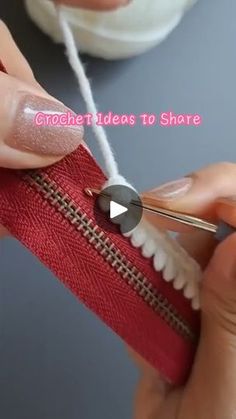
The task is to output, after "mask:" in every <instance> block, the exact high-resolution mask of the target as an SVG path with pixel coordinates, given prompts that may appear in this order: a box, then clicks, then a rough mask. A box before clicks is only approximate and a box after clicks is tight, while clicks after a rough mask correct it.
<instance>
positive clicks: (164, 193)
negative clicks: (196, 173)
mask: <svg viewBox="0 0 236 419" xmlns="http://www.w3.org/2000/svg"><path fill="white" fill-rule="evenodd" d="M192 184H193V180H192V178H190V177H184V178H182V179H178V180H174V181H173V182H168V183H165V184H164V185H161V186H159V187H158V188H156V189H153V190H151V191H149V192H148V194H150V195H153V196H155V197H156V198H157V199H159V200H172V199H178V198H181V197H183V196H184V195H185V194H186V193H187V192H188V191H189V189H190V188H191V186H192Z"/></svg>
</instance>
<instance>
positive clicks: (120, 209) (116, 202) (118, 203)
mask: <svg viewBox="0 0 236 419" xmlns="http://www.w3.org/2000/svg"><path fill="white" fill-rule="evenodd" d="M104 214H105V218H104ZM94 216H95V218H96V221H97V224H98V225H99V226H100V227H101V228H102V229H103V230H107V231H112V232H115V231H117V227H115V226H114V224H117V225H119V227H120V230H121V232H122V233H128V232H130V231H131V230H133V229H134V228H135V227H136V226H137V225H138V224H139V222H140V220H141V218H142V202H141V199H140V197H139V195H138V194H137V192H136V191H135V190H134V189H132V188H129V187H127V186H124V185H114V186H109V187H107V188H105V189H103V190H102V191H101V192H100V194H99V195H98V196H97V198H96V200H95V206H94Z"/></svg>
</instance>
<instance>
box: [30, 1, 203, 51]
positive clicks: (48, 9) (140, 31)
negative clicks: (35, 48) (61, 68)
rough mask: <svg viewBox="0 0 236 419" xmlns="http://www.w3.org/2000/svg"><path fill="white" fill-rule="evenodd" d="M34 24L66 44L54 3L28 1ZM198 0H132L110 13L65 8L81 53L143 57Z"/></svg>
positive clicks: (55, 39)
mask: <svg viewBox="0 0 236 419" xmlns="http://www.w3.org/2000/svg"><path fill="white" fill-rule="evenodd" d="M24 1H25V5H26V9H27V11H28V13H29V15H30V17H31V18H32V19H33V21H34V22H35V23H36V24H37V25H38V26H39V27H40V28H41V30H42V31H43V32H45V33H46V34H47V35H49V36H50V37H51V38H52V39H53V40H54V41H55V42H63V39H62V36H61V31H60V28H59V26H58V20H57V16H56V13H55V8H54V7H53V1H50V0H24ZM195 1H196V0H132V1H131V2H130V3H129V4H128V5H127V6H125V7H121V8H119V9H117V10H114V11H109V12H96V11H92V10H84V9H81V8H72V7H65V9H64V11H65V15H66V18H67V21H68V23H69V24H70V27H71V28H72V31H73V34H74V38H75V42H76V45H77V46H78V48H79V50H80V51H81V52H86V53H88V54H90V55H94V56H97V57H102V58H106V59H120V58H127V57H131V56H134V55H137V54H141V53H143V52H145V51H147V50H148V49H150V48H153V47H154V46H156V45H158V44H159V43H160V42H162V41H163V40H164V39H165V38H166V37H167V36H168V35H169V34H170V33H171V31H172V30H173V29H174V28H175V27H176V26H177V25H178V23H179V22H180V20H181V19H182V17H183V15H184V13H185V12H186V10H187V9H188V8H189V7H190V6H191V5H193V4H194V3H195Z"/></svg>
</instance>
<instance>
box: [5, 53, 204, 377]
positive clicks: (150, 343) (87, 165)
mask: <svg viewBox="0 0 236 419" xmlns="http://www.w3.org/2000/svg"><path fill="white" fill-rule="evenodd" d="M0 71H3V72H5V73H6V69H5V67H4V65H3V64H2V62H1V61H0ZM40 173H43V174H44V175H45V176H48V177H49V178H50V179H53V180H54V181H55V182H56V183H57V184H58V185H59V186H60V188H61V189H62V190H63V191H64V192H65V193H66V194H67V195H68V196H69V197H70V198H71V199H72V200H73V201H74V202H75V203H76V204H77V205H79V206H80V207H82V208H83V210H84V211H85V212H86V213H87V215H88V216H89V217H91V218H94V214H93V212H94V211H93V200H92V199H91V198H89V197H86V195H85V194H84V188H85V187H97V186H102V185H103V183H104V181H105V177H104V175H103V173H102V171H101V170H100V168H99V167H98V166H97V164H96V162H95V161H94V159H93V158H92V156H91V155H90V154H89V153H88V152H87V151H86V150H85V148H84V147H82V146H80V147H79V149H78V150H77V151H76V152H74V153H73V154H71V155H70V156H68V157H66V158H65V159H63V160H62V161H61V162H59V163H58V164H56V165H54V166H51V167H48V168H46V169H44V170H43V171H42V170H41V171H40ZM101 217H102V215H101ZM0 222H1V224H3V225H4V226H5V227H6V228H7V229H8V230H9V231H10V232H11V234H12V235H13V236H15V237H16V238H17V239H18V240H20V241H21V243H22V244H23V245H24V246H26V247H27V248H28V249H29V250H30V251H31V252H32V253H33V254H35V255H36V256H37V257H38V258H39V259H40V260H41V261H42V262H43V263H44V264H45V266H46V267H48V268H49V269H50V270H51V271H52V272H53V273H54V274H55V275H56V276H57V277H58V279H60V280H61V281H62V283H63V284H64V285H65V286H66V287H68V288H69V289H70V290H71V291H72V293H73V294H74V295H75V296H76V297H78V298H79V299H80V300H81V301H82V302H83V303H84V304H85V305H86V306H87V307H89V308H90V309H91V310H92V311H93V312H94V313H96V314H97V315H98V316H99V317H100V318H101V319H102V320H103V321H104V322H105V323H106V324H107V325H108V326H109V327H111V328H112V329H113V330H114V331H115V332H116V333H118V334H119V335H120V336H121V338H123V339H124V341H125V342H126V343H127V344H129V345H130V346H131V347H132V348H133V349H134V350H135V351H137V352H138V353H140V355H142V356H143V357H144V358H145V359H146V360H147V361H149V362H150V363H151V364H152V365H153V366H154V367H155V368H156V369H158V370H159V372H160V373H161V374H163V376H164V377H166V378H167V379H168V380H169V381H171V382H172V383H174V384H181V383H183V382H184V381H185V380H186V378H187V376H188V373H189V370H190V367H191V365H192V361H193V357H194V352H195V348H196V346H195V345H194V344H193V343H192V342H190V341H187V340H185V339H184V338H182V337H181V336H180V335H179V334H177V333H176V332H174V331H173V329H171V328H170V327H169V326H168V325H167V324H166V323H165V321H164V320H163V319H162V318H161V317H160V316H159V315H158V314H157V313H155V312H154V311H153V309H152V308H151V307H150V306H148V305H147V303H145V302H144V300H143V299H142V298H141V297H140V296H138V295H137V293H136V292H135V290H133V289H132V288H131V287H130V286H129V285H128V284H127V283H126V282H125V280H124V279H122V277H121V276H120V275H119V274H118V273H117V272H115V271H114V270H113V269H112V267H111V266H110V265H109V264H108V263H107V262H105V260H104V259H103V257H102V256H101V255H99V253H98V252H97V251H96V250H95V249H94V248H93V247H92V246H91V245H89V243H88V241H87V240H86V239H85V238H84V237H83V236H82V235H81V234H80V233H79V232H78V231H76V229H75V228H74V227H73V226H72V225H71V224H70V223H69V221H67V220H66V219H65V218H64V216H63V215H62V214H61V213H60V212H58V211H56V210H55V208H54V207H52V206H51V205H50V203H49V202H46V201H45V199H44V198H43V197H42V195H40V193H39V192H38V191H37V189H36V188H34V187H32V186H30V185H29V183H28V182H27V181H26V180H25V176H24V174H23V173H21V174H19V173H18V172H16V171H13V170H8V169H0ZM105 222H106V221H104V219H103V225H104V223H105ZM107 223H108V221H107ZM109 238H110V239H111V240H112V241H113V242H114V243H115V246H116V248H117V249H120V251H121V252H122V253H123V254H124V255H126V257H127V258H128V259H129V260H130V261H131V262H132V264H133V265H134V266H136V267H137V268H138V269H139V270H140V272H142V273H143V274H145V276H146V277H147V278H148V280H149V281H150V282H151V283H152V284H153V285H154V286H155V287H156V289H157V291H159V292H161V293H162V295H163V296H164V297H166V298H167V299H168V300H169V302H170V303H172V304H173V306H174V307H175V308H176V310H177V311H178V312H179V313H180V314H181V315H182V317H183V318H184V319H185V320H186V321H187V322H188V323H189V325H190V326H191V328H192V329H193V330H194V331H195V333H196V335H197V334H198V329H199V316H198V314H197V313H196V312H193V311H192V309H191V306H190V304H189V302H188V301H187V300H186V299H185V298H184V297H183V295H182V293H181V292H177V291H175V290H174V288H173V287H172V285H170V284H167V283H166V282H165V281H164V280H163V279H162V276H161V275H160V274H158V273H157V272H155V271H154V269H153V266H152V261H151V259H144V258H143V257H142V255H141V253H140V250H139V249H135V248H134V247H133V246H132V245H131V244H130V243H129V241H128V240H127V239H125V238H124V237H123V236H121V235H120V234H119V232H118V230H115V228H114V232H110V233H109ZM19 287H20V283H19Z"/></svg>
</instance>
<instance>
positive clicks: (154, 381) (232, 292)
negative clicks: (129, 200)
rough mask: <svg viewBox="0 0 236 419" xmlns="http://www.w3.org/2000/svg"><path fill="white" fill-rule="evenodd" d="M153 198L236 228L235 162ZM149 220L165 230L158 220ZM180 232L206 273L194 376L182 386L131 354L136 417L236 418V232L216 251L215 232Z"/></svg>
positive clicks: (205, 171)
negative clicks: (136, 379) (136, 369)
mask: <svg viewBox="0 0 236 419" xmlns="http://www.w3.org/2000/svg"><path fill="white" fill-rule="evenodd" d="M176 188H177V189H176ZM149 194H150V193H149ZM145 195H146V194H145ZM151 195H152V197H155V198H156V199H158V200H160V204H161V205H162V206H164V207H166V208H170V209H174V210H177V211H182V212H186V213H189V214H194V215H197V216H200V217H203V218H209V219H211V220H212V221H215V220H216V219H217V218H218V217H219V218H220V219H222V220H223V221H225V222H227V223H229V224H231V225H232V226H234V227H236V200H235V196H236V164H231V163H220V164H216V165H212V166H209V167H207V168H204V169H202V170H200V171H199V172H196V173H194V174H192V175H189V177H188V178H186V179H183V180H181V181H180V182H179V183H177V182H175V183H174V184H172V185H170V184H169V185H166V187H165V188H164V187H162V188H161V189H156V190H154V191H152V192H151ZM222 197H225V198H228V199H221V198H222ZM150 220H151V222H153V223H157V224H158V225H159V224H160V222H161V223H162V226H164V227H167V225H165V223H166V222H165V221H163V220H161V219H159V220H157V217H156V216H154V218H153V216H151V219H150ZM172 227H173V225H172ZM177 227H178V226H177V225H176V228H177ZM181 230H182V234H181V235H180V242H181V243H182V245H183V246H184V247H185V248H186V249H187V250H188V251H189V252H190V253H191V254H192V255H193V256H194V257H195V259H197V260H198V261H199V263H200V264H201V265H202V267H203V269H204V277H203V282H202V289H201V310H202V327H201V338H200V342H199V346H198V350H197V354H196V358H195V362H194V365H193V369H192V373H191V376H190V378H189V380H188V382H187V384H186V385H185V386H183V387H180V388H173V387H171V386H170V385H169V384H167V383H166V382H164V380H163V379H162V378H161V377H160V376H159V375H158V373H157V372H156V371H155V370H154V369H152V368H151V367H150V366H149V365H148V364H147V363H146V362H145V361H144V360H143V359H141V358H140V357H139V356H138V355H137V354H134V353H132V356H133V357H134V358H135V361H136V362H137V363H138V366H139V368H140V371H141V379H140V382H139V385H138V389H137V393H136V403H135V419H190V418H191V419H233V418H236V399H235V377H236V233H235V234H233V235H231V236H230V237H228V238H227V239H226V240H225V241H224V242H223V243H221V244H219V245H218V246H217V248H216V243H215V241H214V239H213V238H212V235H211V234H209V233H204V232H199V231H196V232H193V233H189V232H188V233H186V227H182V228H181Z"/></svg>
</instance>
